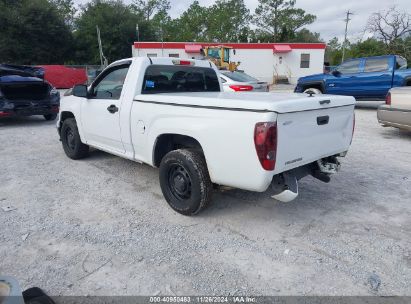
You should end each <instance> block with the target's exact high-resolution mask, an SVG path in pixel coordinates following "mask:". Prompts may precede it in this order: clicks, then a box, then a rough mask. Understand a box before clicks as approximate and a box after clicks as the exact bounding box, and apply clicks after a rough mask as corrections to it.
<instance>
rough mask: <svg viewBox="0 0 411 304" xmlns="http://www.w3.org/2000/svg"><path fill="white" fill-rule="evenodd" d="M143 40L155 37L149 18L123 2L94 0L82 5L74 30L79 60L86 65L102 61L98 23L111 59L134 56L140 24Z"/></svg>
mask: <svg viewBox="0 0 411 304" xmlns="http://www.w3.org/2000/svg"><path fill="white" fill-rule="evenodd" d="M137 24H138V25H139V30H140V39H141V40H149V39H151V38H153V36H152V33H150V31H149V28H148V26H147V23H146V21H144V20H142V19H141V16H139V15H136V14H134V13H133V12H132V11H131V10H130V7H129V6H127V5H125V4H124V3H123V2H122V1H119V0H117V1H114V0H93V1H91V2H89V3H87V4H86V5H85V6H83V7H82V8H81V12H80V16H79V17H78V19H77V22H76V28H77V30H76V31H75V32H74V37H75V40H76V45H77V50H76V54H75V57H76V60H77V61H78V62H79V63H84V64H86V63H87V64H98V63H99V62H100V57H99V50H98V44H97V34H96V26H98V27H99V28H100V32H101V40H102V44H103V52H104V55H105V56H106V57H107V59H108V61H109V62H112V61H114V60H118V59H121V58H126V57H130V56H131V45H132V44H133V42H134V41H136V40H137V39H136V38H137V37H136V25H137Z"/></svg>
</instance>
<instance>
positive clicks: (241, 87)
mask: <svg viewBox="0 0 411 304" xmlns="http://www.w3.org/2000/svg"><path fill="white" fill-rule="evenodd" d="M229 87H230V89H233V90H234V91H236V92H244V91H252V90H253V86H250V85H230V86H229Z"/></svg>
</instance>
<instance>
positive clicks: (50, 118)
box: [43, 113, 57, 120]
mask: <svg viewBox="0 0 411 304" xmlns="http://www.w3.org/2000/svg"><path fill="white" fill-rule="evenodd" d="M43 116H44V119H45V120H55V119H56V118H57V114H56V113H51V114H46V115H43Z"/></svg>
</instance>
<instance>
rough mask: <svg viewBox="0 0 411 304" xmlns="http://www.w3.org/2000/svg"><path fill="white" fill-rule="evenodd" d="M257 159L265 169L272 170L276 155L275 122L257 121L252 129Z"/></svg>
mask: <svg viewBox="0 0 411 304" xmlns="http://www.w3.org/2000/svg"><path fill="white" fill-rule="evenodd" d="M254 144H255V149H256V151H257V155H258V159H259V160H260V163H261V166H263V168H264V169H265V170H274V168H275V160H276V157H277V123H276V122H259V123H257V124H256V125H255V129H254Z"/></svg>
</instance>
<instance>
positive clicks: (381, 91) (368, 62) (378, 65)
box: [295, 55, 411, 100]
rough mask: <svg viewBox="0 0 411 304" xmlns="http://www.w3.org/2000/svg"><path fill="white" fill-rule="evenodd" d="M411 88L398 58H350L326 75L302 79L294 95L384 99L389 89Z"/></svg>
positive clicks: (410, 75) (407, 72) (410, 77)
mask: <svg viewBox="0 0 411 304" xmlns="http://www.w3.org/2000/svg"><path fill="white" fill-rule="evenodd" d="M409 85H411V69H407V61H406V60H405V59H404V58H403V57H401V56H398V55H387V56H374V57H366V58H354V59H349V60H347V61H344V62H343V63H342V64H341V65H339V66H337V67H336V68H335V69H334V70H333V71H331V72H330V73H324V74H317V75H311V76H306V77H302V78H300V79H299V80H298V83H297V86H296V88H295V92H298V93H299V92H308V93H310V92H311V93H316V94H318V93H324V94H334V95H349V96H353V97H355V98H356V99H379V100H380V99H381V100H384V99H385V97H386V96H387V93H388V91H389V90H390V89H391V88H392V87H399V86H409Z"/></svg>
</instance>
